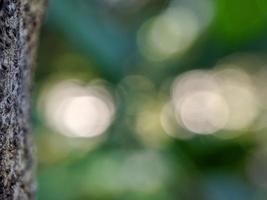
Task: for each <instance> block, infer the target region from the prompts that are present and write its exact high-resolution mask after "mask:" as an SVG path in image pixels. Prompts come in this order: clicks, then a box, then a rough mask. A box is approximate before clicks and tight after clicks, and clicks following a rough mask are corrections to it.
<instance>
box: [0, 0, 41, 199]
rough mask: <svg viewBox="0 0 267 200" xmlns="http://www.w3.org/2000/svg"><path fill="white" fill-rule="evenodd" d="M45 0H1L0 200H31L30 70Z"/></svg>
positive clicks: (32, 196)
mask: <svg viewBox="0 0 267 200" xmlns="http://www.w3.org/2000/svg"><path fill="white" fill-rule="evenodd" d="M44 6H45V0H0V200H5V199H7V200H24V199H25V200H28V199H34V193H35V188H36V186H35V182H34V173H33V171H34V170H33V168H34V167H33V166H34V161H33V160H34V159H33V156H32V155H33V153H32V149H33V148H32V143H31V136H30V134H29V132H30V87H31V74H32V73H31V71H32V66H33V65H34V60H35V50H36V46H37V38H38V32H39V27H40V23H41V18H42V15H43V9H44Z"/></svg>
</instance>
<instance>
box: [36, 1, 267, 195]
mask: <svg viewBox="0 0 267 200" xmlns="http://www.w3.org/2000/svg"><path fill="white" fill-rule="evenodd" d="M266 11H267V2H266V1H265V0H254V1H251V0H214V1H213V0H210V1H209V0H201V1H200V0H101V1H99V0H90V1H85V0H75V1H73V0H54V1H50V4H49V9H48V13H47V18H46V21H45V24H44V27H43V30H42V35H41V41H40V51H39V58H38V66H37V68H36V75H35V86H34V92H33V96H34V99H33V105H34V106H33V129H34V133H35V139H36V143H37V147H38V159H39V163H38V182H39V190H38V193H37V194H38V199H40V200H43V199H49V200H61V199H62V200H85V199H99V200H113V199H114V200H120V199H121V200H122V199H123V200H148V199H155V200H167V199H168V200H177V199H182V200H193V199H199V200H202V199H203V200H231V199H233V200H237V199H242V200H246V199H250V200H251V199H252V200H253V199H255V200H256V199H257V200H261V199H262V200H263V199H266V198H267V194H266V189H267V188H266V185H267V175H266V172H264V171H265V170H266V167H267V154H266V150H265V149H266V147H265V146H266V144H267V138H266V134H265V132H266V128H267V125H266V124H267V121H266V119H267V118H266V116H267V115H266V110H267V107H265V106H266V102H267V101H265V100H266V97H267V95H266V94H267V91H266V88H267V87H266V86H267V84H266V78H267V72H266V70H265V67H266V64H267V62H266V59H265V57H266V50H267V40H266V37H265V35H266V34H267V29H266V27H267V14H266V13H267V12H266ZM229 66H230V68H231V69H232V68H233V69H236V71H231V70H230V72H229V71H227V73H228V74H227V73H226V78H225V77H224V79H223V80H221V76H219V75H220V73H222V70H224V69H228V68H229ZM196 69H197V70H200V73H199V72H198V71H194V70H196ZM220 70H221V71H220ZM238 70H239V71H238ZM187 72H192V73H193V75H192V77H193V76H194V73H195V74H198V75H197V76H198V77H197V78H196V80H189V81H188V85H191V84H193V86H192V88H193V89H192V88H189V89H192V91H193V90H199V89H201V90H200V91H199V92H200V93H197V94H196V95H199V96H198V98H199V99H198V98H197V99H196V100H195V99H192V101H191V100H190V99H189V100H188V101H187V103H188V105H191V106H192V109H193V110H192V112H191V111H190V112H189V111H187V110H183V112H184V114H183V112H182V111H181V113H182V114H181V113H180V115H179V116H178V114H179V113H178V114H177V112H178V110H177V108H176V107H175V106H174V107H172V106H169V104H168V103H169V102H170V101H174V100H173V99H172V98H176V96H173V95H174V94H172V93H173V91H172V90H174V89H175V84H176V82H177V88H178V89H177V91H178V96H179V95H182V94H181V93H180V91H182V92H184V91H183V90H181V88H179V87H180V85H181V84H183V82H182V83H181V82H179V80H180V79H182V80H184V82H186V80H187V79H186V77H191V75H190V74H189V75H188V74H186V73H187ZM223 72H224V71H223ZM201 73H203V74H204V75H201ZM206 73H207V74H206ZM214 74H215V75H214ZM218 74H219V75H218ZM244 74H245V75H244ZM213 75H214V77H215V78H214V77H211V78H210V76H213ZM202 76H203V77H204V78H203V77H202ZM177 77H178V78H177ZM180 77H181V78H180ZM201 77H202V78H201ZM218 77H219V78H218ZM228 78H229V79H228ZM213 79H216V80H213ZM190 81H191V82H190ZM192 81H193V82H192ZM194 81H195V82H194ZM203 81H204V83H203ZM205 81H206V82H207V83H206V82H205ZM209 81H210V82H209ZM216 81H217V82H216ZM210 83H212V84H210ZM217 83H218V86H217V85H216V84H217ZM60 84H61V85H60ZM179 84H180V85H179ZM213 84H214V85H213ZM188 85H187V86H188ZM229 85H230V86H229ZM232 86H233V88H230V89H233V91H234V92H233V93H227V92H229V87H232ZM190 87H191V86H190ZM62 88H63V89H62ZM173 88H174V89H173ZM203 88H204V89H205V91H206V90H207V91H208V93H201V92H202V89H203ZM214 88H215V89H214ZM217 88H220V89H219V90H220V91H222V94H221V93H216V94H215V93H213V92H214V91H215V90H216V91H217ZM63 90H64V91H63ZM192 91H191V92H192ZM189 92H190V91H189ZM174 93H175V92H174ZM185 94H187V91H185ZM188 94H189V93H188ZM229 94H230V95H229ZM53 95H54V96H53ZM203 95H210V96H203ZM223 95H225V96H223ZM237 95H240V96H238V97H236V96H237ZM80 97H81V98H80ZM179 98H180V97H177V99H178V100H179ZM192 98H193V97H192ZM209 98H211V99H212V101H209V100H210V99H209ZM171 99H172V100H171ZM177 99H175V101H176V100H177ZM258 99H260V100H259V101H258ZM178 100H177V102H178V103H177V105H178V104H179V105H180V104H181V102H180V101H178ZM195 101H196V102H197V103H195ZM224 101H229V102H231V101H232V102H234V103H233V107H231V106H230V107H229V110H227V111H225V113H226V114H225V116H224V117H229V116H231V117H229V119H232V120H233V123H230V122H227V123H226V122H224V121H223V122H221V121H219V122H218V123H217V121H216V116H221V113H222V112H221V111H222V110H221V109H222V107H220V108H219V110H216V109H217V107H218V105H222V106H224V105H226V104H224ZM75 102H76V104H75ZM82 102H83V103H84V104H82ZM192 102H193V103H194V104H192ZM199 102H200V103H199ZM198 103H199V104H198ZM195 104H196V105H200V107H201V105H202V107H203V109H204V111H205V112H204V111H203V109H202V110H201V108H200V110H199V108H198V107H197V108H196V107H194V105H195ZM90 105H95V107H90ZM168 106H169V107H168ZM238 106H239V107H238ZM242 106H243V107H242ZM189 107H190V106H189ZM223 108H225V107H223ZM183 109H188V107H185V108H183ZM205 109H206V110H205ZM165 111H166V113H167V114H166V113H165ZM209 111H210V113H212V112H213V113H212V114H213V115H211V114H210V113H209ZM223 111H224V110H223ZM62 113H63V114H62ZM79 113H82V114H83V116H86V117H88V123H86V122H87V121H86V120H87V119H84V117H83V116H77V115H79ZM92 113H93V114H92ZM164 113H165V114H166V115H165V114H164ZM229 113H230V114H229ZM238 113H241V114H240V115H238ZM177 116H178V117H177ZM192 116H193V118H192ZM194 116H198V117H195V118H194ZM199 116H203V119H205V120H208V122H207V124H208V125H207V124H205V123H204V122H203V121H201V120H200V118H202V117H199ZM209 116H211V117H209ZM214 116H215V117H214ZM246 117H247V118H246ZM194 120H195V121H194ZM213 120H215V121H213ZM220 120H224V118H223V117H222V118H221V119H220ZM234 120H237V124H236V123H235V121H234ZM242 120H243V121H242ZM181 121H182V122H183V123H181ZM240 121H241V122H240ZM193 122H194V123H195V124H194V123H193ZM211 122H212V123H213V122H214V123H215V125H216V126H215V125H214V124H212V125H214V126H211V124H210V123H211ZM94 123H99V124H100V125H101V126H102V127H99V126H100V125H99V124H94ZM203 123H204V125H205V126H206V127H204V129H203ZM216 123H217V124H216ZM241 123H243V124H241ZM240 124H241V125H240ZM237 126H240V128H236V129H231V127H237ZM229 127H230V128H229ZM86 128H90V132H86V131H87V130H85V129H86ZM201 128H202V129H201ZM205 128H207V129H205ZM203 130H204V131H203ZM83 131H85V132H83ZM198 131H199V132H198ZM73 134H74V135H73ZM75 134H76V135H75ZM73 136H78V137H73ZM84 136H88V137H84Z"/></svg>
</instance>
